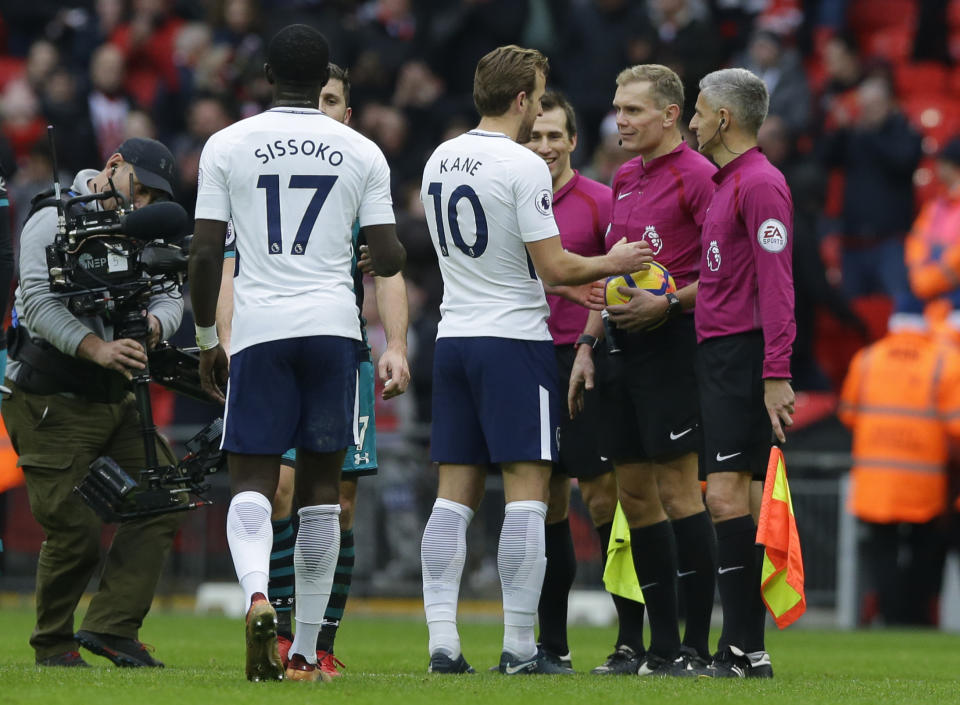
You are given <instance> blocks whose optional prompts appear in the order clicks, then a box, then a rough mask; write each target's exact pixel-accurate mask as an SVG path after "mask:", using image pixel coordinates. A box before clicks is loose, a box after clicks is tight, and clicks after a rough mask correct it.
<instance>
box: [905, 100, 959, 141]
mask: <svg viewBox="0 0 960 705" xmlns="http://www.w3.org/2000/svg"><path fill="white" fill-rule="evenodd" d="M902 106H903V110H904V112H905V113H906V115H907V118H908V119H909V120H910V122H912V123H913V125H914V127H916V128H917V129H918V130H920V131H921V132H923V135H924V140H923V151H924V153H925V154H929V155H933V154H936V153H937V152H938V151H939V150H940V148H941V147H942V146H943V144H944V143H946V141H947V140H949V139H950V138H951V137H953V136H954V135H956V134H958V133H960V99H957V98H954V97H951V96H948V95H943V94H940V95H937V94H930V95H916V96H911V97H908V98H906V99H905V100H903V101H902Z"/></svg>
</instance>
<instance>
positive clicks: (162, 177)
mask: <svg viewBox="0 0 960 705" xmlns="http://www.w3.org/2000/svg"><path fill="white" fill-rule="evenodd" d="M117 151H118V152H119V153H120V156H122V157H123V160H124V161H125V162H129V163H130V164H131V165H132V166H133V171H134V172H135V173H136V175H137V179H138V180H139V181H140V183H141V184H143V185H144V186H149V187H150V188H155V189H157V190H159V191H163V192H165V193H167V194H169V196H170V197H171V198H173V186H172V184H173V181H174V180H175V177H174V168H175V166H174V160H173V154H171V152H170V150H169V149H167V148H166V147H165V146H164V145H163V144H162V143H160V142H157V140H152V139H149V138H146V137H131V138H130V139H128V140H124V142H123V144H121V145H120V146H119V147H117Z"/></svg>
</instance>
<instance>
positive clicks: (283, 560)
mask: <svg viewBox="0 0 960 705" xmlns="http://www.w3.org/2000/svg"><path fill="white" fill-rule="evenodd" d="M320 107H321V109H322V110H323V112H324V113H325V114H326V115H328V116H330V117H332V118H333V119H334V120H337V121H339V122H342V123H343V124H344V125H349V124H350V117H351V115H352V112H353V111H352V109H351V108H350V75H349V73H348V72H347V71H345V70H344V69H342V68H340V67H339V66H337V65H336V64H333V63H331V64H330V78H329V79H328V80H327V82H326V84H325V85H324V87H323V89H322V90H321V91H320ZM362 246H364V245H363V244H362V241H361V240H360V239H359V227H355V242H354V247H355V248H357V249H359V248H360V247H362ZM357 256H359V253H358V254H357ZM236 261H237V260H236V247H235V244H230V245H228V247H227V249H226V252H225V257H224V261H223V275H222V277H221V282H220V296H219V298H218V299H217V334H218V336H219V337H220V343H221V345H222V346H223V349H224V351H225V352H226V353H227V354H228V355H229V353H230V332H231V328H232V320H231V319H232V318H233V278H234V275H235V273H236ZM353 278H354V289H355V291H356V292H357V307H358V308H359V309H360V310H361V311H362V310H363V302H364V295H363V292H364V287H363V274H362V272H360V270H359V269H357V268H356V264H355V265H354V271H353ZM374 284H375V292H376V301H377V307H378V310H383V312H384V319H385V320H386V322H387V323H386V324H385V326H384V332H385V334H386V338H387V341H386V349H385V350H384V351H383V352H382V354H381V356H380V359H379V365H380V368H381V370H382V371H383V372H382V374H381V377H384V376H386V375H387V374H388V371H389V373H390V374H392V375H393V377H391V378H390V379H392V381H391V383H390V384H389V385H387V386H386V387H385V388H384V390H383V397H384V398H385V399H391V398H393V397H395V396H397V395H399V394H403V393H404V391H406V388H407V384H408V383H409V382H410V373H409V371H408V369H407V368H408V365H407V361H406V350H407V292H406V286H405V283H404V280H403V275H402V274H399V273H398V274H394V275H393V276H392V277H375V278H374ZM360 330H361V334H362V336H363V340H364V346H365V349H364V350H363V351H361V361H360V372H359V376H358V384H359V385H360V392H359V395H358V398H359V407H358V418H359V423H360V428H361V437H360V442H359V443H358V444H356V445H354V446H351V447H350V448H349V449H348V450H347V454H346V456H345V458H344V461H343V468H342V471H341V479H340V552H339V554H338V556H337V568H336V572H335V573H334V583H333V591H332V592H331V595H330V601H329V602H328V603H327V608H326V611H325V612H324V615H323V621H322V622H321V624H320V634H319V636H318V637H317V645H316V651H317V665H318V666H319V667H320V669H321V671H323V672H324V673H326V674H327V675H329V676H331V677H336V676H339V675H340V672H339V671H338V670H337V665H338V664H339V665H341V666H342V665H343V664H342V663H341V662H340V661H339V659H337V658H335V657H334V655H333V644H334V641H335V639H336V637H337V629H338V628H339V627H340V620H341V619H342V618H343V610H344V607H345V606H346V603H347V597H348V596H349V594H350V586H351V583H352V575H353V567H354V559H355V548H354V545H355V544H354V537H353V520H354V516H355V513H356V503H357V484H358V482H357V481H358V480H359V479H360V477H363V476H368V475H375V474H377V465H378V462H377V446H376V439H377V433H376V431H377V427H376V418H375V414H374V401H375V392H374V372H373V362H372V359H371V355H370V353H371V346H370V342H369V340H368V339H367V325H366V321H365V320H364V319H363V318H362V317H361V319H360ZM296 460H297V457H296V450H295V449H290V450H288V451H287V452H286V453H284V454H283V455H282V456H281V457H280V459H279V461H278V462H279V463H280V478H279V482H278V484H277V492H276V494H275V495H274V497H273V510H272V513H271V524H272V528H273V546H272V548H271V551H270V556H271V558H270V575H269V577H270V582H269V585H268V587H269V590H268V593H267V597H268V598H269V599H270V604H272V605H273V607H274V609H275V610H276V611H277V638H278V647H279V652H280V659H281V660H282V661H284V662H286V661H287V660H288V654H289V651H290V647H291V646H292V644H293V625H292V623H291V618H292V610H293V608H294V575H295V569H294V557H293V548H294V538H295V536H294V531H293V528H294V524H293V509H294V506H293V496H294V477H295V474H294V473H295V470H296Z"/></svg>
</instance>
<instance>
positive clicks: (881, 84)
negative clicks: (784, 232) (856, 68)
mask: <svg viewBox="0 0 960 705" xmlns="http://www.w3.org/2000/svg"><path fill="white" fill-rule="evenodd" d="M857 103H858V106H857V107H858V114H857V115H856V117H851V116H850V115H849V114H847V113H846V112H845V111H842V110H840V111H834V116H835V118H837V120H838V122H839V125H840V126H839V128H838V129H837V130H835V131H833V132H830V133H827V134H826V135H825V136H824V139H823V143H822V144H821V157H822V159H823V160H824V162H825V163H826V164H827V165H828V166H837V167H842V168H843V170H844V174H845V179H846V186H845V188H844V194H843V215H842V228H843V236H842V245H843V255H842V257H843V259H842V270H843V288H844V291H845V292H846V294H847V295H848V296H850V297H857V296H863V295H865V294H872V293H885V294H887V295H889V296H890V297H892V298H893V299H894V300H896V299H898V298H899V297H901V296H906V295H908V294H909V289H910V286H909V283H908V281H907V271H906V267H905V265H904V246H903V241H904V237H905V236H906V234H907V232H908V231H909V230H910V224H911V222H912V220H913V172H914V170H915V169H916V167H917V163H918V162H919V160H920V156H921V153H922V152H921V146H920V141H921V138H920V134H919V133H918V132H917V131H916V130H914V129H913V127H911V126H910V124H909V123H908V122H907V119H906V117H904V115H903V114H902V113H901V112H900V111H899V110H897V107H896V104H895V103H894V98H893V87H892V86H891V84H890V81H889V79H887V78H886V77H884V76H882V75H878V74H875V75H872V76H870V77H869V78H867V79H866V80H864V81H863V83H861V84H860V86H859V88H858V89H857Z"/></svg>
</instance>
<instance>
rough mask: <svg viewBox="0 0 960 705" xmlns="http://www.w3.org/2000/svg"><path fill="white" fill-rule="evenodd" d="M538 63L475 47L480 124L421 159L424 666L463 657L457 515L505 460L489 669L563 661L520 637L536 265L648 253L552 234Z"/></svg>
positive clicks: (536, 380) (546, 404) (598, 272)
mask: <svg viewBox="0 0 960 705" xmlns="http://www.w3.org/2000/svg"><path fill="white" fill-rule="evenodd" d="M547 71H548V62H547V59H546V57H544V56H543V54H541V53H540V52H538V51H536V50H534V49H523V48H521V47H517V46H505V47H500V48H498V49H495V50H494V51H492V52H490V53H489V54H487V55H486V56H484V57H483V58H482V59H481V60H480V62H479V64H478V65H477V70H476V74H475V77H474V87H473V97H474V103H475V105H476V107H477V110H478V112H479V113H480V116H481V119H480V124H479V125H478V126H477V128H476V129H474V130H471V131H469V132H467V133H466V134H464V135H461V136H459V137H455V138H454V139H451V140H449V141H447V142H445V143H443V144H442V145H440V146H439V147H438V148H437V149H436V151H435V152H434V153H433V155H432V156H431V157H430V159H429V161H428V162H427V164H426V167H425V168H424V171H423V184H422V186H421V191H420V196H421V199H422V200H423V203H424V208H425V209H426V213H427V222H428V225H429V228H430V235H431V238H432V239H433V244H434V248H435V249H436V251H437V256H438V259H439V261H440V271H441V274H442V275H443V284H444V294H443V303H442V304H441V307H440V311H441V315H442V318H441V321H440V325H439V330H438V333H437V347H436V352H435V358H434V372H433V375H434V380H433V424H432V430H431V453H432V456H433V460H434V461H435V462H438V463H439V466H440V472H439V487H438V490H437V501H436V503H435V504H434V507H433V512H432V513H431V515H430V519H429V521H428V522H427V526H426V528H425V529H424V532H423V542H422V545H421V560H422V565H423V601H424V609H425V611H426V617H427V626H428V629H429V634H430V643H429V650H430V671H431V672H434V673H472V672H473V669H472V668H471V667H470V665H469V664H468V663H467V661H466V660H465V659H464V657H463V654H462V653H461V649H460V637H459V634H458V632H457V624H456V613H457V600H458V593H459V588H460V578H461V575H462V573H463V564H464V558H465V555H466V531H467V524H469V522H470V520H471V519H472V518H473V514H474V511H475V510H476V508H477V506H478V504H479V503H480V499H481V497H482V496H483V492H484V480H485V474H486V468H487V466H488V465H490V464H497V465H499V466H500V469H501V471H502V472H503V484H504V494H505V499H506V508H505V516H504V520H503V529H502V531H501V534H500V545H499V549H498V554H497V565H498V568H499V571H500V582H501V586H502V590H503V613H504V638H503V653H502V654H501V658H500V666H499V670H500V672H501V673H504V674H507V675H516V674H521V673H524V674H525V673H572V671H571V670H570V669H568V668H563V667H561V666H558V665H556V664H554V663H552V662H551V661H549V660H548V659H546V658H544V657H543V655H542V653H541V652H539V650H538V649H537V645H536V642H535V639H534V620H535V618H536V614H537V603H538V601H539V598H540V588H541V584H542V582H543V572H544V567H545V565H546V558H545V556H544V517H545V515H546V511H547V504H546V502H547V497H548V482H549V479H550V470H551V462H552V461H554V460H556V458H557V437H556V436H557V422H558V417H559V414H560V402H559V396H558V393H557V384H558V383H557V364H556V359H555V357H554V351H553V342H552V339H551V337H550V332H549V330H548V329H547V323H546V320H547V315H548V314H549V307H548V306H547V302H546V298H545V297H544V292H543V285H542V284H541V281H540V279H539V278H538V277H543V280H544V281H545V282H547V283H549V284H584V283H587V282H592V281H594V280H596V279H599V278H601V277H604V276H608V275H613V274H621V273H624V272H633V271H636V270H638V269H641V268H643V267H644V266H645V265H646V263H647V262H649V261H650V260H651V254H650V248H649V246H648V245H647V244H646V243H641V242H637V243H632V244H627V243H625V242H621V243H619V244H617V245H616V246H614V248H613V249H611V250H610V252H609V253H607V254H606V255H603V256H601V257H581V256H579V255H575V254H572V253H569V252H566V251H565V250H564V249H563V247H562V246H561V244H560V237H559V231H558V230H557V225H556V222H555V221H554V218H553V210H552V202H553V188H552V182H551V179H550V172H549V170H548V168H547V165H546V163H545V162H544V161H543V159H541V158H540V157H539V156H537V155H536V154H534V153H533V152H531V151H530V150H528V149H527V148H526V147H524V146H523V144H524V143H525V142H527V141H528V139H529V135H530V131H531V129H532V127H533V123H534V121H535V120H536V118H537V116H538V115H539V114H540V112H541V109H540V97H541V96H542V95H543V92H544V87H545V82H546V76H547ZM375 269H376V267H375ZM377 271H378V273H379V270H377Z"/></svg>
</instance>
